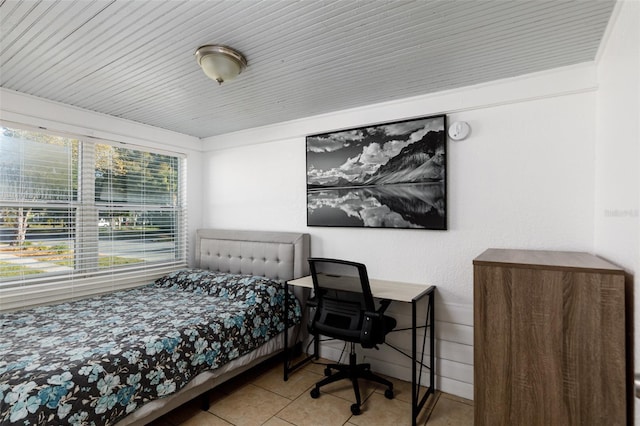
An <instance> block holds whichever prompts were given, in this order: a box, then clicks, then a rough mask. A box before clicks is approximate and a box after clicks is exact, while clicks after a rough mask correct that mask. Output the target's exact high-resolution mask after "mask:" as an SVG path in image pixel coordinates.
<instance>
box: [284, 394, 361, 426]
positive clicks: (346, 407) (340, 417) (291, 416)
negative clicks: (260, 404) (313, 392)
mask: <svg viewBox="0 0 640 426" xmlns="http://www.w3.org/2000/svg"><path fill="white" fill-rule="evenodd" d="M350 407H351V403H350V402H349V401H346V400H344V399H342V398H338V397H335V396H333V395H320V398H317V399H313V398H311V397H310V396H309V395H308V394H303V395H301V396H300V397H299V398H298V399H296V400H295V401H293V402H292V403H291V404H289V405H287V406H286V407H285V408H284V409H283V410H282V411H280V412H279V413H278V414H277V417H279V418H280V419H282V420H285V421H287V422H289V423H292V424H294V425H297V426H336V425H343V424H344V423H345V422H346V421H347V420H348V419H349V417H350V416H351V408H350Z"/></svg>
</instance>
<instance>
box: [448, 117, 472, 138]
mask: <svg viewBox="0 0 640 426" xmlns="http://www.w3.org/2000/svg"><path fill="white" fill-rule="evenodd" d="M469 132H471V127H469V123H467V122H466V121H456V122H455V123H452V124H451V126H449V137H450V138H451V139H453V140H454V141H461V140H463V139H464V138H466V137H467V136H469Z"/></svg>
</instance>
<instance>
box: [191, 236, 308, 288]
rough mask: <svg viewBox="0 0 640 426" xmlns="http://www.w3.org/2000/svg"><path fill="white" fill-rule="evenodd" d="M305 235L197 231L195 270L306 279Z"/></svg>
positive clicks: (280, 278)
mask: <svg viewBox="0 0 640 426" xmlns="http://www.w3.org/2000/svg"><path fill="white" fill-rule="evenodd" d="M308 257H309V234H302V233H295V232H266V231H234V230H228V229H198V230H197V231H196V253H195V258H196V267H197V268H202V269H209V270H212V271H220V272H230V273H234V274H250V275H259V276H264V277H267V278H271V279H274V280H280V281H286V280H291V279H294V278H299V277H302V276H305V275H309V265H308V262H307V258H308Z"/></svg>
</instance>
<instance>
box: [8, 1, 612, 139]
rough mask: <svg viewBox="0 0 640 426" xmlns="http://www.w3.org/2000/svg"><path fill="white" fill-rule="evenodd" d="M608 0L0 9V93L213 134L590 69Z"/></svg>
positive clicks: (95, 4)
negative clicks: (217, 69) (215, 50)
mask: <svg viewBox="0 0 640 426" xmlns="http://www.w3.org/2000/svg"><path fill="white" fill-rule="evenodd" d="M614 3H615V2H614V1H612V0H580V1H564V0H552V1H539V0H527V1H505V0H497V1H488V0H477V1H462V0H457V1H455V0H451V1H441V0H439V1H372V0H368V1H352V0H343V1H291V0H283V1H247V0H244V1H177V0H174V1H141V0H134V1H123V0H117V1H113V0H110V1H107V0H97V1H88V0H76V1H70V0H62V1H15V0H6V1H2V0H0V38H1V41H0V86H1V87H4V88H7V89H11V90H15V91H18V92H23V93H27V94H31V95H35V96H39V97H43V98H46V99H51V100H54V101H58V102H62V103H65V104H69V105H74V106H78V107H81V108H85V109H89V110H93V111H98V112H101V113H105V114H110V115H112V116H116V117H122V118H126V119H129V120H133V121H137V122H141V123H146V124H150V125H153V126H157V127H161V128H165V129H170V130H174V131H177V132H180V133H184V134H189V135H194V136H197V137H207V136H212V135H218V134H223V133H227V132H232V131H236V130H241V129H246V128H251V127H256V126H262V125H267V124H272V123H278V122H282V121H287V120H293V119H297V118H302V117H307V116H312V115H316V114H321V113H327V112H331V111H337V110H342V109H346V108H351V107H357V106H362V105H367V104H372V103H377V102H383V101H388V100H393V99H400V98H406V97H410V96H416V95H421V94H427V93H432V92H437V91H441V90H445V89H452V88H456V87H462V86H466V85H471V84H476V83H482V82H487V81H491V80H496V79H500V78H506V77H513V76H518V75H522V74H526V73H531V72H536V71H542V70H546V69H551V68H556V67H561V66H566V65H571V64H576V63H580V62H586V61H593V59H594V57H595V55H596V51H597V49H598V46H599V43H600V41H601V38H602V36H603V33H604V30H605V28H606V25H607V22H608V20H609V17H610V15H611V12H612V9H613V6H614ZM213 43H216V44H226V45H229V46H231V47H233V48H235V49H237V50H239V51H241V52H242V53H243V54H244V55H245V56H246V57H247V59H248V62H249V66H248V68H247V69H246V70H245V72H243V73H242V74H241V75H240V76H239V77H238V78H237V79H236V80H235V81H232V82H228V83H225V84H223V85H222V86H218V85H217V84H216V83H215V82H214V81H212V80H209V79H208V78H207V77H206V76H205V75H204V74H203V73H202V71H201V70H200V68H199V67H198V65H197V63H196V61H195V58H194V52H195V49H196V48H197V47H198V46H201V45H203V44H213ZM0 102H1V99H0ZM0 107H2V108H6V107H9V106H6V105H5V106H3V105H1V104H0Z"/></svg>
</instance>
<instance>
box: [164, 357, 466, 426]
mask: <svg viewBox="0 0 640 426" xmlns="http://www.w3.org/2000/svg"><path fill="white" fill-rule="evenodd" d="M319 362H323V360H320V361H319ZM323 371H324V366H323V365H322V364H315V363H314V364H308V365H306V366H304V367H303V368H302V369H300V370H298V371H296V372H295V373H293V374H292V376H291V377H290V378H289V380H288V381H286V382H285V381H283V380H282V364H281V363H280V362H279V361H277V360H272V361H268V362H267V363H265V364H262V365H260V366H257V367H255V368H253V369H251V370H249V371H247V372H245V373H244V374H242V375H240V376H238V377H236V378H235V379H233V380H231V381H230V382H227V383H225V384H223V385H221V386H219V387H218V388H216V389H214V391H213V392H212V395H211V407H210V408H209V411H202V410H200V408H199V401H198V400H194V401H191V402H189V403H186V404H184V405H183V406H181V407H179V408H177V409H175V410H174V411H172V412H170V413H168V414H166V415H165V416H163V417H161V418H159V419H158V420H156V421H154V422H153V423H152V425H153V426H200V425H202V426H222V425H224V426H229V425H236V426H251V425H256V426H257V425H265V426H291V425H298V426H305V425H310V426H321V425H327V426H334V425H347V426H354V425H355V426H376V425H381V426H388V425H410V424H411V404H410V401H411V390H410V389H411V384H410V383H408V382H404V381H401V380H397V379H391V380H392V381H393V383H394V393H395V398H394V399H392V400H388V399H386V398H385V397H384V390H385V388H384V387H382V386H378V385H377V384H375V383H374V384H369V383H367V382H365V381H362V382H361V383H360V392H361V395H362V398H363V400H364V401H363V405H362V414H360V415H359V416H353V415H351V410H350V407H351V404H352V403H354V402H355V396H354V395H353V390H352V388H351V383H350V382H348V381H344V380H343V381H339V382H336V383H332V384H331V385H328V386H325V387H323V388H322V390H321V391H320V392H321V394H320V398H318V399H312V398H311V397H310V396H309V391H310V389H311V387H312V386H313V385H314V384H315V382H317V381H318V380H320V379H322V377H324V376H323ZM427 421H428V425H429V426H444V425H449V426H464V425H472V424H473V402H472V401H469V400H466V399H463V398H459V397H456V396H453V395H449V394H446V393H441V392H436V394H435V395H432V396H431V397H430V399H429V401H427V404H426V406H425V408H424V409H423V410H422V413H421V414H420V418H419V422H418V424H420V425H424V424H426V423H427Z"/></svg>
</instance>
